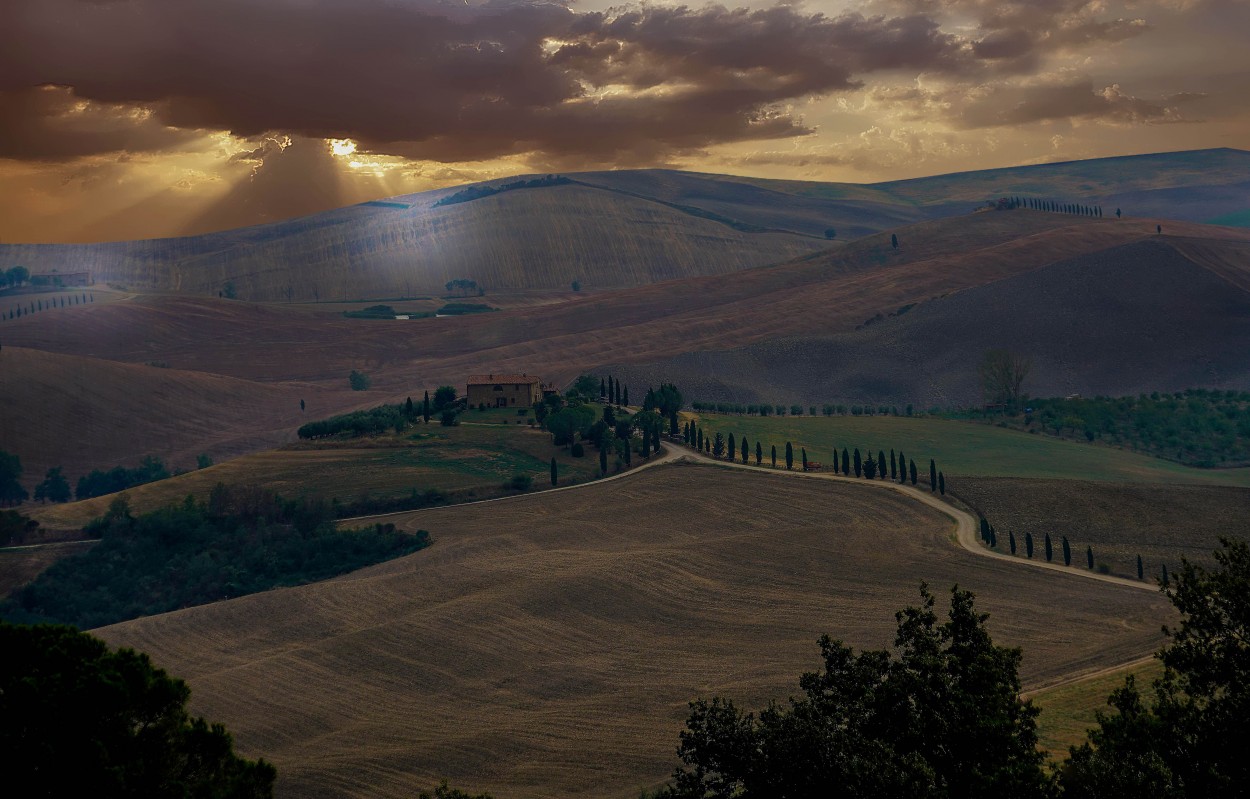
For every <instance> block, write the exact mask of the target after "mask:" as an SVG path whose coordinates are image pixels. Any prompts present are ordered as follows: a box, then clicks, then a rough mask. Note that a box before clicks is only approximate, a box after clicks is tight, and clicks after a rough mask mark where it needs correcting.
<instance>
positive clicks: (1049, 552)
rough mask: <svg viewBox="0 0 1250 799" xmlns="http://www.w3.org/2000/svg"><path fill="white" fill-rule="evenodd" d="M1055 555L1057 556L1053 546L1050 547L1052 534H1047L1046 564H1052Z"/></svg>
mask: <svg viewBox="0 0 1250 799" xmlns="http://www.w3.org/2000/svg"><path fill="white" fill-rule="evenodd" d="M1054 555H1055V552H1054V550H1053V549H1051V546H1050V533H1047V534H1046V562H1047V563H1050V561H1051V558H1053V557H1054Z"/></svg>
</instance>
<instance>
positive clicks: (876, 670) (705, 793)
mask: <svg viewBox="0 0 1250 799" xmlns="http://www.w3.org/2000/svg"><path fill="white" fill-rule="evenodd" d="M921 598H922V602H921V605H920V607H909V608H906V609H904V610H901V611H899V612H898V613H896V614H895V617H896V619H897V621H898V626H897V633H896V636H895V647H894V650H893V651H890V650H881V651H864V652H861V653H859V654H856V653H855V652H854V651H853V650H852V649H850V648H849V647H847V646H844V645H843V644H842V643H841V642H840V641H835V640H833V639H831V638H830V637H829V636H822V637H821V639H820V649H821V656H822V660H823V664H822V669H821V671H819V672H816V673H811V674H805V675H803V676H802V677H801V678H800V680H799V687H800V689H801V690H802V694H801V695H800V696H799V697H797V698H795V699H792V700H790V702H788V703H773V704H771V705H770V706H769V707H768V708H766V709H764V710H762V711H760V712H759V713H744V712H742V711H740V710H739V709H738V708H737V707H736V706H735V705H734V703H733V702H732V701H728V700H725V699H720V698H715V699H712V700H710V701H709V700H705V699H699V700H697V701H695V702H693V703H691V705H690V709H691V712H690V717H689V720H688V721H687V723H686V730H685V731H684V732H683V733H682V735H681V745H680V748H679V750H678V755H679V757H680V758H681V761H682V763H683V767H682V768H679V769H678V770H677V771H676V772H674V775H673V780H674V782H673V784H672V786H670V787H668V788H666V789H664V790H663V791H661V793H660V796H662V797H666V799H678V798H679V797H680V798H681V799H693V798H694V797H699V799H705V798H706V799H727V798H728V797H740V798H741V799H758V798H760V797H814V796H839V797H851V798H852V799H854V798H855V797H909V798H911V797H914V798H915V799H940V798H944V797H952V798H953V797H959V798H960V799H990V798H991V797H1013V799H1042V797H1046V796H1047V795H1048V794H1049V793H1050V785H1049V779H1048V778H1047V776H1046V774H1045V772H1044V771H1043V768H1042V764H1043V761H1044V757H1045V755H1044V753H1042V752H1041V751H1039V749H1038V747H1037V723H1036V719H1037V715H1038V710H1037V709H1036V708H1035V707H1034V706H1033V705H1032V703H1031V702H1029V701H1028V700H1021V699H1020V698H1019V693H1020V679H1019V676H1018V672H1019V665H1020V659H1021V655H1020V650H1018V649H1009V648H1006V647H1001V646H997V645H995V644H994V642H993V641H992V639H991V638H990V635H989V632H988V630H987V629H986V621H987V618H988V617H987V616H986V615H985V614H981V613H977V612H976V609H975V607H974V601H973V596H972V594H971V593H969V592H967V591H960V590H959V589H958V588H954V589H952V590H951V601H950V612H949V615H948V617H947V618H948V620H947V621H946V622H944V623H943V622H942V621H941V619H940V618H939V617H938V614H937V613H936V612H935V610H934V606H935V604H936V602H935V599H934V597H933V595H932V594H931V593H929V591H928V588H927V587H925V586H924V585H922V586H921Z"/></svg>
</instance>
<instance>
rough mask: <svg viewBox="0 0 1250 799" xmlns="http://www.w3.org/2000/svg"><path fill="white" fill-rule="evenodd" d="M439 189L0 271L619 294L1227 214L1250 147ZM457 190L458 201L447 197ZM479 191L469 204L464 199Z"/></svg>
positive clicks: (265, 286) (5, 258) (1233, 211)
mask: <svg viewBox="0 0 1250 799" xmlns="http://www.w3.org/2000/svg"><path fill="white" fill-rule="evenodd" d="M527 177H528V179H529V180H531V181H537V183H536V185H535V186H534V187H531V188H524V189H514V190H504V191H495V189H497V188H498V187H500V186H503V187H507V186H509V185H516V184H518V183H524V182H527V178H525V177H523V178H520V179H512V178H510V179H507V180H504V181H494V182H491V183H489V184H475V185H474V186H470V187H467V188H455V189H441V190H437V191H431V192H423V193H420V194H412V195H405V196H401V197H395V198H391V199H389V200H385V201H374V202H368V203H363V204H360V205H355V206H351V207H348V208H340V209H337V210H334V211H328V212H325V213H321V214H316V215H313V216H308V217H303V218H299V219H291V220H286V221H283V222H278V223H273V224H268V225H260V226H256V227H250V228H244V229H241V230H231V231H224V232H219V233H211V234H206V235H201V236H190V237H184V238H172V239H155V240H146V241H132V242H111V243H102V244H81V245H40V244H0V267H6V268H7V267H8V266H10V265H14V264H23V265H26V266H27V267H29V268H31V269H32V270H33V271H35V272H50V271H51V270H53V269H58V270H60V271H62V272H65V271H73V270H89V271H91V272H92V274H93V276H94V277H95V278H96V279H97V281H98V282H100V283H106V282H107V283H113V284H115V285H123V286H126V287H127V288H130V289H137V290H142V291H174V292H180V293H186V294H199V295H209V296H215V295H217V293H218V292H221V291H223V290H224V288H225V286H226V284H227V283H230V284H232V285H233V286H234V288H235V290H236V291H237V294H238V296H239V297H241V298H244V299H248V300H254V301H278V300H282V301H292V300H299V301H331V300H333V301H342V300H355V299H368V298H377V297H395V296H412V295H414V294H425V293H430V292H435V291H439V290H441V288H442V286H443V285H444V284H445V283H446V282H447V281H449V280H453V279H457V278H470V279H473V280H476V281H477V283H478V284H479V285H481V286H484V287H486V288H487V290H488V291H491V292H498V291H513V290H519V289H548V290H549V289H559V288H566V287H568V286H570V285H571V283H572V281H574V280H576V281H579V282H580V283H581V284H582V285H584V286H585V287H587V288H595V289H603V288H619V287H624V286H637V285H644V284H648V283H652V282H655V281H662V280H670V279H680V278H686V277H693V276H699V275H726V274H731V273H734V272H737V271H739V270H742V269H746V268H750V267H756V266H763V265H766V264H770V263H777V262H780V261H784V260H786V259H788V258H791V257H794V256H799V255H802V254H805V253H812V252H816V251H818V250H821V249H824V248H827V247H829V246H836V245H831V243H830V242H829V241H826V240H825V238H824V236H825V231H826V230H827V229H828V228H834V229H835V230H836V231H838V241H842V240H849V239H856V238H859V237H862V236H866V235H871V234H873V233H879V232H881V231H884V230H890V229H894V228H897V227H900V226H902V225H906V224H910V223H915V222H918V221H921V220H924V219H933V218H941V217H948V216H953V215H958V214H963V213H967V212H968V211H969V210H971V209H972V208H973V207H976V206H978V205H981V204H983V203H984V202H985V200H987V199H991V198H994V197H998V196H1002V195H1010V194H1023V195H1028V196H1036V197H1049V198H1053V199H1059V200H1064V201H1070V202H1081V203H1085V204H1089V205H1093V204H1096V203H1102V204H1103V205H1104V206H1107V210H1108V211H1110V210H1111V209H1112V208H1114V207H1116V206H1124V208H1125V210H1126V213H1128V214H1130V215H1132V216H1135V217H1155V216H1158V217H1163V218H1173V219H1183V220H1191V221H1207V220H1211V219H1216V218H1219V219H1223V220H1236V219H1240V218H1241V217H1240V216H1239V215H1240V214H1244V213H1245V212H1246V211H1247V200H1246V188H1247V187H1248V186H1250V153H1246V152H1243V151H1239V150H1203V151H1195V152H1186V153H1164V154H1158V155H1148V156H1130V157H1125V158H1109V159H1098V160H1093V161H1080V162H1072V163H1067V164H1047V165H1038V166H1030V167H1017V168H1013V169H999V170H988V171H985V172H971V173H961V174H957V175H943V176H937V177H932V178H922V179H918V180H912V181H899V182H893V183H882V184H876V185H869V186H862V185H857V184H835V183H803V182H794V181H768V180H758V179H749V178H738V177H731V176H724V175H701V174H694V173H684V172H675V171H671V170H632V171H630V170H627V171H620V172H593V173H581V174H575V175H572V176H568V177H567V179H564V180H560V181H545V180H544V179H543V178H541V177H539V178H534V177H533V176H527ZM456 197H462V198H466V197H467V198H470V199H468V200H467V201H461V202H450V203H449V202H448V201H449V200H451V199H454V198H456ZM474 198H475V199H474Z"/></svg>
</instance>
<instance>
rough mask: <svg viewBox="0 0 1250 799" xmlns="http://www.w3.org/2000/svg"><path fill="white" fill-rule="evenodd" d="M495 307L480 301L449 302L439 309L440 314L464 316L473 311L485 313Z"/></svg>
mask: <svg viewBox="0 0 1250 799" xmlns="http://www.w3.org/2000/svg"><path fill="white" fill-rule="evenodd" d="M494 310H496V309H495V308H492V307H490V306H489V305H486V304H485V303H480V302H449V303H447V304H446V305H444V306H443V307H442V308H439V309H438V315H439V316H464V315H465V314H471V313H485V312H487V311H494Z"/></svg>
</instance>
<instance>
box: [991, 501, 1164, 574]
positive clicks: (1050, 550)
mask: <svg viewBox="0 0 1250 799" xmlns="http://www.w3.org/2000/svg"><path fill="white" fill-rule="evenodd" d="M1059 538H1060V539H1061V540H1060V550H1061V552H1062V554H1063V565H1064V566H1071V565H1072V543H1071V542H1070V541H1068V537H1067V536H1066V535H1061V536H1059ZM981 541H982V542H983V543H984V544H985V545H986V546H987V547H989V548H991V549H997V548H998V531H997V530H995V529H994V526H993V525H992V524H990V523H989V520H987V519H986V518H985V517H984V516H982V517H981ZM1007 547H1008V549H1009V550H1010V551H1011V554H1012V555H1015V554H1016V551H1017V544H1016V534H1015V533H1014V532H1011V531H1008V532H1007ZM1034 551H1035V547H1034V544H1033V534H1032V533H1029V532H1026V533H1025V534H1024V556H1025V557H1026V558H1032V557H1033V552H1034ZM1042 554H1043V555H1044V556H1045V557H1046V562H1047V563H1050V562H1052V561H1053V560H1054V559H1055V547H1054V542H1053V541H1052V540H1051V537H1050V533H1043V539H1042ZM1085 567H1086V568H1087V569H1089V570H1090V571H1093V570H1094V548H1093V545H1086V547H1085ZM1104 568H1105V567H1104ZM1100 571H1102V569H1100ZM1104 573H1106V572H1105V571H1104ZM1145 577H1146V570H1145V564H1144V563H1143V561H1142V557H1141V555H1138V556H1137V579H1138V580H1144V579H1145ZM1159 579H1160V580H1162V582H1163V584H1164V585H1168V583H1169V579H1170V578H1169V577H1168V567H1167V564H1166V563H1164V564H1160V573H1159Z"/></svg>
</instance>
